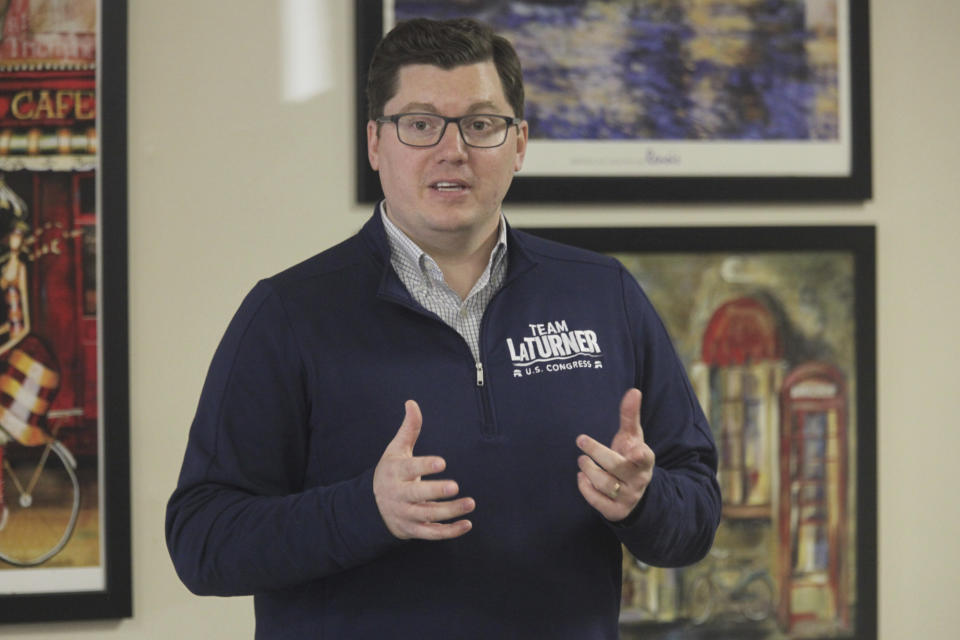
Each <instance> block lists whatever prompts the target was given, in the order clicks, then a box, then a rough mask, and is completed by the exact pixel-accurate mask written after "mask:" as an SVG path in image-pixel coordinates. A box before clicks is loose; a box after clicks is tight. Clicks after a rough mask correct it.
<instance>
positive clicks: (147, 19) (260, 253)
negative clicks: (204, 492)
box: [0, 0, 960, 640]
mask: <svg viewBox="0 0 960 640" xmlns="http://www.w3.org/2000/svg"><path fill="white" fill-rule="evenodd" d="M371 1H373V0H371ZM871 4H872V8H871V10H872V40H873V43H872V55H873V83H874V88H873V97H874V101H873V106H874V177H875V196H874V198H873V200H872V201H871V202H869V203H867V204H865V205H858V204H855V205H827V206H823V205H820V206H766V205H761V206H740V205H723V206H637V205H623V206H593V207H582V206H542V207H522V208H521V207H514V208H512V209H511V210H510V211H509V214H510V219H511V221H512V222H513V223H514V224H515V225H531V226H535V225H540V226H549V225H603V226H632V225H633V226H641V225H665V224H669V225H698V224H711V225H715V224H781V223H782V224H797V223H799V224H834V223H836V224H859V223H876V225H877V227H878V338H879V351H878V357H879V377H878V381H879V389H878V409H879V427H878V428H879V435H878V441H879V492H880V516H879V517H880V521H879V528H880V568H879V574H880V602H879V610H880V631H881V633H880V635H881V638H883V639H885V640H899V639H901V638H925V639H928V640H936V639H940V638H944V639H946V638H954V637H956V633H957V631H956V630H957V629H958V628H960V607H958V606H957V604H956V602H957V597H958V595H960V579H958V577H957V576H958V570H960V566H958V562H957V558H958V553H957V546H956V545H957V542H956V541H957V540H958V539H960V509H958V507H957V505H958V499H957V492H956V490H955V487H956V486H957V482H956V476H957V473H956V471H955V469H956V467H957V463H956V459H957V452H958V451H960V436H958V433H960V429H958V428H957V418H956V414H957V410H956V400H955V398H956V397H957V391H956V389H955V387H956V380H957V377H956V370H957V363H958V362H960V347H958V341H957V337H956V333H957V332H956V327H957V326H958V325H960V295H958V286H957V283H956V279H957V278H958V277H960V257H958V256H960V221H958V217H960V210H958V205H957V203H958V201H960V151H958V149H960V146H958V145H960V125H958V111H960V89H958V83H957V73H956V70H957V62H956V60H957V58H958V57H960V41H958V39H957V34H958V33H960V9H958V5H957V3H956V2H955V0H914V1H912V2H897V1H893V0H875V1H874V2H873V3H871ZM281 6H282V3H281V2H280V1H279V0H278V1H271V0H243V1H240V0H231V1H230V2H225V1H223V2H214V1H212V0H164V1H162V2H160V1H157V0H130V31H129V33H130V35H129V38H130V52H129V63H130V80H129V106H130V135H129V150H130V158H129V162H130V165H129V166H130V212H129V220H130V245H129V246H130V323H131V324H130V330H131V331H130V336H131V345H130V358H131V400H132V424H131V442H132V445H131V446H132V451H131V464H132V475H133V486H132V492H133V494H132V495H133V514H132V518H133V547H134V558H133V569H134V590H135V591H134V609H135V617H134V618H133V619H131V620H125V621H122V622H119V623H102V622H91V623H63V624H43V625H17V626H3V627H0V635H2V636H3V637H5V638H29V639H31V640H40V639H43V638H50V639H57V640H60V639H66V638H116V639H117V640H121V639H125V638H245V637H252V624H253V615H252V611H251V608H252V607H251V603H250V600H248V599H213V598H197V597H194V596H192V595H190V594H189V593H188V592H187V591H186V590H185V589H184V588H183V587H182V586H181V585H180V583H179V582H178V581H177V578H176V576H175V575H174V573H173V569H172V567H171V565H170V561H169V559H168V558H167V554H166V550H165V547H164V543H163V511H164V505H165V502H166V499H167V497H168V495H169V493H170V491H171V489H172V488H173V486H174V484H175V481H176V475H177V472H178V469H179V464H180V459H181V456H182V453H183V447H184V444H185V441H186V434H187V429H188V426H189V423H190V420H191V417H192V414H193V410H194V407H195V403H196V400H197V396H198V394H199V390H200V385H201V383H202V380H203V376H204V374H205V370H206V367H207V364H208V363H209V359H210V356H211V355H212V352H213V349H214V347H215V345H216V343H217V341H218V339H219V337H220V335H221V333H222V331H223V329H224V327H225V324H226V322H227V321H228V319H229V317H230V316H231V314H232V313H233V311H234V309H235V307H236V306H237V304H238V303H239V301H240V299H241V297H242V296H243V294H244V293H245V292H246V291H247V290H248V288H249V287H250V286H251V285H252V284H253V282H254V281H255V280H256V279H257V278H259V277H261V276H264V275H268V274H270V273H273V272H275V271H277V270H279V269H281V268H283V267H284V266H286V265H288V264H291V263H293V262H294V261H297V260H300V259H302V258H305V257H307V256H309V255H312V254H313V253H315V252H316V251H318V250H320V249H323V248H325V247H327V246H329V245H331V244H333V243H334V242H335V241H338V240H340V239H342V238H344V237H346V236H347V235H349V234H350V233H352V232H353V231H354V230H355V229H356V228H358V227H359V226H360V224H361V223H362V222H363V221H364V220H365V218H366V216H367V215H368V207H367V206H366V205H362V206H358V205H356V204H355V203H354V201H353V187H352V185H353V177H352V176H353V169H352V167H353V153H354V152H353V144H354V138H353V130H354V129H353V127H354V121H353V95H354V93H353V91H354V80H353V35H352V29H353V19H352V6H353V3H352V2H347V1H346V0H337V1H333V0H330V1H328V2H325V3H324V7H325V9H324V10H325V11H327V10H329V19H330V25H332V28H331V29H330V34H331V38H330V40H329V49H328V50H327V52H326V53H327V54H328V55H329V56H330V59H331V60H332V61H333V64H332V65H331V68H332V72H333V76H332V84H331V89H330V91H328V92H326V93H324V94H323V95H321V96H319V97H316V98H314V99H312V100H310V101H307V102H305V103H302V104H295V103H290V102H284V101H283V99H282V95H281V86H280V85H281V78H282V73H281V71H282V70H281V63H280V61H281V59H282V56H281V50H280V44H279V43H280V41H281V17H280V7H281Z"/></svg>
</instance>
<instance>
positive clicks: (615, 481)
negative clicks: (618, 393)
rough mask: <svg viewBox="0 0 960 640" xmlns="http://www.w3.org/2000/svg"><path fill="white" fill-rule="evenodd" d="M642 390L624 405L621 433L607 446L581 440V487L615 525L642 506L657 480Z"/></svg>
mask: <svg viewBox="0 0 960 640" xmlns="http://www.w3.org/2000/svg"><path fill="white" fill-rule="evenodd" d="M641 399H642V395H641V393H640V390H639V389H630V390H629V391H627V392H626V394H624V396H623V400H622V401H621V402H620V430H619V431H617V434H616V435H615V436H614V437H613V443H612V444H611V445H610V447H606V446H604V445H602V444H600V443H599V442H597V441H596V440H594V439H593V438H591V437H590V436H587V435H581V436H578V437H577V447H578V448H579V449H580V450H581V451H583V453H584V454H586V455H582V456H580V457H579V458H578V460H577V463H578V465H579V466H580V473H578V474H577V486H578V487H579V488H580V493H581V494H583V497H584V499H586V501H587V502H588V503H590V506H592V507H593V508H594V509H596V510H597V511H599V512H600V513H601V515H603V517H604V518H606V519H607V520H610V521H611V522H618V521H620V520H623V519H624V518H626V517H627V516H628V515H630V512H631V511H633V509H634V508H635V507H636V506H637V505H638V504H639V503H640V499H641V498H643V494H644V492H645V491H646V490H647V485H649V484H650V480H651V478H653V463H654V459H655V456H654V454H653V450H652V449H650V447H648V446H647V444H646V442H644V440H643V429H642V428H641V426H640V401H641Z"/></svg>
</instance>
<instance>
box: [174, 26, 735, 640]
mask: <svg viewBox="0 0 960 640" xmlns="http://www.w3.org/2000/svg"><path fill="white" fill-rule="evenodd" d="M367 93H368V100H369V109H370V121H369V123H368V124H367V139H368V151H369V159H370V163H371V165H372V166H373V168H374V169H375V170H377V171H378V172H379V175H380V180H381V183H382V186H383V191H384V194H385V201H384V202H383V203H381V204H380V205H379V206H378V208H377V210H376V211H375V212H374V215H373V217H372V218H371V219H370V220H369V221H368V222H367V223H366V225H365V226H364V227H363V229H362V230H361V231H360V232H359V233H358V234H357V235H356V236H354V237H353V238H350V239H348V240H347V241H345V242H343V243H342V244H340V245H338V246H336V247H333V248H332V249H329V250H327V251H325V252H323V253H321V254H319V255H317V256H315V257H314V258H311V259H310V260H307V261H306V262H304V263H302V264H300V265H297V266H295V267H293V268H291V269H289V270H287V271H285V272H283V273H281V274H279V275H277V276H274V277H272V278H269V279H267V280H264V281H262V282H261V283H259V284H258V285H257V286H256V287H255V288H254V289H253V291H252V292H251V293H250V294H249V296H248V297H247V299H246V300H245V301H244V303H243V304H242V306H241V308H240V310H239V311H238V312H237V315H236V316H235V318H234V320H233V322H232V323H231V325H230V327H229V328H228V330H227V332H226V334H225V336H224V338H223V342H222V343H221V345H220V348H219V349H218V351H217V353H216V355H215V356H214V360H213V364H212V365H211V369H210V372H209V375H208V378H207V381H206V384H205V386H204V390H203V394H202V397H201V400H200V405H199V408H198V411H197V416H196V419H195V421H194V424H193V427H192V429H191V434H190V441H189V444H188V447H187V453H186V456H185V459H184V464H183V470H182V473H181V476H180V481H179V485H178V487H177V490H176V492H175V493H174V495H173V496H172V498H171V501H170V504H169V507H168V512H167V540H168V545H169V548H170V552H171V555H172V557H173V560H174V564H175V566H176V568H177V571H178V572H179V574H180V576H181V578H182V579H183V580H184V582H185V583H186V584H187V586H188V587H189V588H190V589H192V590H193V591H195V592H196V593H200V594H217V595H232V594H253V595H254V596H255V607H256V616H257V637H262V638H308V637H309V638H350V639H362V638H384V637H390V638H485V639H489V638H551V639H556V638H571V639H572V638H576V639H578V640H580V639H583V638H616V637H617V617H618V611H619V598H620V568H621V546H620V544H621V542H623V543H624V544H626V545H627V547H628V548H630V550H631V551H632V552H633V553H634V554H635V555H636V556H637V557H638V558H639V559H641V560H643V561H645V562H648V563H651V564H658V565H673V566H675V565H682V564H686V563H690V562H694V561H696V560H698V559H699V558H701V557H702V556H703V555H704V554H705V553H706V551H707V550H708V549H709V547H710V544H711V542H712V538H713V534H714V531H715V529H716V526H717V523H718V521H719V516H720V497H719V491H718V488H717V484H716V480H715V473H716V453H715V448H714V445H713V442H712V439H711V436H710V431H709V428H708V425H707V422H706V420H705V419H704V417H703V415H702V413H701V411H700V409H699V405H698V403H697V401H696V398H695V397H694V394H693V392H692V391H691V388H690V385H689V383H688V382H687V380H686V377H685V374H684V372H683V368H682V365H681V364H680V362H679V361H678V359H677V357H676V355H675V353H674V351H673V348H672V346H671V345H670V342H669V339H668V337H667V334H666V332H665V330H664V328H663V326H662V325H661V323H660V321H659V319H658V318H657V316H656V314H655V312H654V310H653V309H652V307H651V306H650V303H649V302H648V301H647V299H646V298H645V297H644V295H643V293H642V292H641V291H640V288H639V287H638V285H637V284H636V282H635V280H634V279H633V278H632V277H631V276H630V275H629V274H628V273H627V272H626V271H625V270H624V269H623V268H622V267H621V266H620V265H619V264H618V263H616V262H615V261H614V260H611V259H609V258H606V257H603V256H599V255H596V254H592V253H588V252H585V251H581V250H577V249H573V248H570V247H564V246H562V245H558V244H555V243H550V242H546V241H543V240H539V239H536V238H534V237H532V236H529V235H527V234H523V233H520V232H516V231H514V230H512V229H510V228H509V226H508V225H507V223H506V221H505V219H504V218H503V216H502V214H501V202H502V200H503V198H504V196H505V194H506V192H507V189H508V187H509V185H510V182H511V180H512V177H513V174H514V172H515V171H517V170H519V169H520V167H521V164H522V162H523V157H524V152H525V150H526V145H527V137H528V129H527V123H526V122H524V121H523V120H522V117H523V87H522V82H521V76H520V66H519V62H518V60H517V57H516V53H515V52H514V50H513V48H512V47H511V46H510V45H509V43H508V42H507V41H506V40H504V39H503V38H500V37H498V36H495V35H494V34H493V33H492V32H491V31H490V30H489V29H487V28H486V27H483V26H481V25H479V24H477V23H475V22H471V21H463V20H458V21H450V22H433V21H427V20H416V21H411V22H408V23H404V24H401V25H398V26H397V27H396V28H395V29H394V30H393V31H392V32H391V33H390V34H388V35H387V36H386V38H385V39H384V41H383V42H381V44H380V45H379V46H378V48H377V51H376V53H375V54H374V58H373V61H372V63H371V68H370V77H369V81H368V91H367ZM641 392H642V395H641ZM641 424H642V426H641ZM398 425H399V428H398Z"/></svg>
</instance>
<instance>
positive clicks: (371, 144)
mask: <svg viewBox="0 0 960 640" xmlns="http://www.w3.org/2000/svg"><path fill="white" fill-rule="evenodd" d="M367 160H368V161H369V162H370V167H371V168H372V169H373V170H374V171H379V170H380V125H378V124H377V123H376V122H374V121H373V120H368V121H367Z"/></svg>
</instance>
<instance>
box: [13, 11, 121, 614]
mask: <svg viewBox="0 0 960 640" xmlns="http://www.w3.org/2000/svg"><path fill="white" fill-rule="evenodd" d="M96 11H97V20H98V33H99V38H98V42H97V65H96V104H97V111H96V134H97V147H96V149H97V150H96V158H97V164H96V169H95V170H94V171H95V173H96V196H95V197H96V202H97V205H98V206H97V213H96V216H97V219H96V225H97V226H98V227H99V236H98V241H97V252H98V254H99V262H100V264H99V267H98V269H97V274H98V278H97V294H96V295H97V297H98V298H99V315H98V320H99V323H100V328H99V340H98V345H99V360H100V366H99V369H98V380H97V384H98V386H99V398H100V399H99V407H100V410H99V433H98V436H97V439H98V441H99V446H100V449H99V455H98V461H99V465H100V476H99V477H100V481H99V482H98V492H99V494H100V509H101V513H100V527H101V528H102V532H101V536H102V538H101V539H102V543H101V546H100V565H99V566H100V570H101V571H102V574H103V588H102V589H93V590H90V589H84V590H78V591H70V590H63V587H58V586H57V585H56V584H50V585H49V587H50V588H49V589H43V590H37V591H31V592H29V593H4V594H2V595H0V625H2V624H8V623H22V622H57V621H67V620H70V621H75V620H98V619H119V618H128V617H131V616H132V615H133V613H132V609H133V607H132V602H133V598H132V571H131V537H130V431H129V424H130V410H129V406H130V405H129V361H128V358H129V348H128V345H129V334H128V311H127V300H128V274H127V15H128V13H127V1H126V0H99V2H98V3H97V8H96ZM16 570H18V569H13V571H16ZM51 582H53V581H51ZM44 586H46V585H44Z"/></svg>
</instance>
